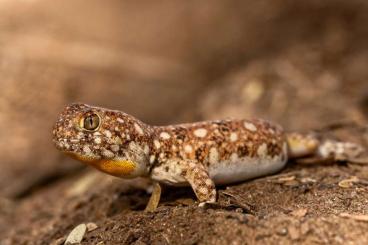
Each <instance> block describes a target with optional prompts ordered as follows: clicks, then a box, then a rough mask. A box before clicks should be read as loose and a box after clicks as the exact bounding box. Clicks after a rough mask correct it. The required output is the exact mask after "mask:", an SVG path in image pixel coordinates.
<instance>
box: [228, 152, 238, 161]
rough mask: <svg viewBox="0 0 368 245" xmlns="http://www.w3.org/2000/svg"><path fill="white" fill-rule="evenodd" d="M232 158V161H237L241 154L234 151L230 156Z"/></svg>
mask: <svg viewBox="0 0 368 245" xmlns="http://www.w3.org/2000/svg"><path fill="white" fill-rule="evenodd" d="M230 159H231V161H232V162H236V161H238V159H239V156H238V154H236V153H232V154H231V156H230Z"/></svg>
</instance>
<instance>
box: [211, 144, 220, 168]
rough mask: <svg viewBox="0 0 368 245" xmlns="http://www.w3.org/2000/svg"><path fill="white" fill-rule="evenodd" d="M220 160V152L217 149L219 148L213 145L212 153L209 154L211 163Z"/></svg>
mask: <svg viewBox="0 0 368 245" xmlns="http://www.w3.org/2000/svg"><path fill="white" fill-rule="evenodd" d="M218 161H219V152H218V151H217V149H216V148H215V147H212V148H211V149H210V154H209V163H210V164H216V163H218Z"/></svg>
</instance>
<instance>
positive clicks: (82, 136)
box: [53, 104, 149, 177]
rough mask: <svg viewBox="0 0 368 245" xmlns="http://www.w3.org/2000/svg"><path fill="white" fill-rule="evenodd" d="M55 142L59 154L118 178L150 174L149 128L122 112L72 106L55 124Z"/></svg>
mask: <svg viewBox="0 0 368 245" xmlns="http://www.w3.org/2000/svg"><path fill="white" fill-rule="evenodd" d="M53 141H54V143H55V146H56V148H57V149H58V150H60V151H62V152H64V153H66V154H68V155H70V156H72V157H73V158H75V159H78V160H80V161H82V162H84V163H87V164H89V165H92V166H94V167H96V168H97V169H99V170H101V171H103V172H106V173H108V174H111V175H114V176H118V177H136V176H139V175H143V174H145V172H147V171H148V169H147V168H148V163H147V162H148V161H147V158H148V154H149V147H148V141H149V128H148V126H146V125H145V124H143V123H142V122H140V121H138V120H137V119H135V118H133V117H131V116H129V115H127V114H125V113H122V112H119V111H114V110H108V109H104V108H99V107H93V106H89V105H86V104H72V105H69V106H67V107H66V108H65V109H64V110H63V112H62V113H61V114H60V116H59V118H58V120H57V121H56V123H55V126H54V129H53Z"/></svg>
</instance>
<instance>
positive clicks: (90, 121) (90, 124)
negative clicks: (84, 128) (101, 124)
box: [88, 117, 93, 127]
mask: <svg viewBox="0 0 368 245" xmlns="http://www.w3.org/2000/svg"><path fill="white" fill-rule="evenodd" d="M88 124H89V125H88V126H89V127H92V126H93V119H92V117H88Z"/></svg>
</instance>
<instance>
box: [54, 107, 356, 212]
mask: <svg viewBox="0 0 368 245" xmlns="http://www.w3.org/2000/svg"><path fill="white" fill-rule="evenodd" d="M53 142H54V144H55V146H56V148H57V149H58V150H60V151H61V152H64V153H66V154H68V155H70V156H71V157H73V158H75V159H77V160H79V161H81V162H83V163H86V164H87V165H90V166H93V167H95V168H96V169H98V170H100V171H102V172H104V173H107V174H110V175H113V176H116V177H120V178H135V177H148V178H150V179H152V180H153V181H154V183H156V185H154V190H153V194H152V195H151V198H150V200H149V202H148V205H147V208H146V210H154V209H155V208H156V207H157V205H158V202H159V200H160V195H161V189H160V185H159V184H160V183H163V184H167V185H173V186H183V185H189V186H191V188H192V189H193V191H194V193H195V195H196V197H197V199H198V201H199V206H204V205H205V204H206V203H215V202H216V185H226V184H231V183H236V182H241V181H245V180H249V179H253V178H256V177H261V176H266V175H271V174H274V173H276V172H278V171H280V170H281V169H283V168H284V167H285V165H286V163H287V161H288V160H289V159H292V158H300V157H305V156H310V155H316V156H319V157H321V158H331V157H332V158H333V159H335V160H342V161H344V160H348V159H350V158H355V157H357V156H359V155H360V154H361V153H362V152H363V148H362V147H361V146H360V145H358V144H354V143H350V142H340V141H332V140H327V141H321V140H319V139H317V137H315V136H314V135H312V134H301V133H286V132H285V131H284V130H283V129H282V127H281V126H279V125H277V124H275V123H271V122H268V121H265V120H262V119H251V120H246V119H226V120H214V121H203V122H195V123H187V124H178V125H169V126H151V125H148V124H146V123H143V122H142V121H140V120H138V119H137V118H135V117H133V116H131V115H129V114H126V113H124V112H121V111H118V110H110V109H105V108H101V107H96V106H90V105H87V104H82V103H74V104H71V105H68V106H66V107H65V109H64V110H63V111H62V112H61V114H60V116H59V118H58V119H57V121H56V123H55V125H54V128H53Z"/></svg>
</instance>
